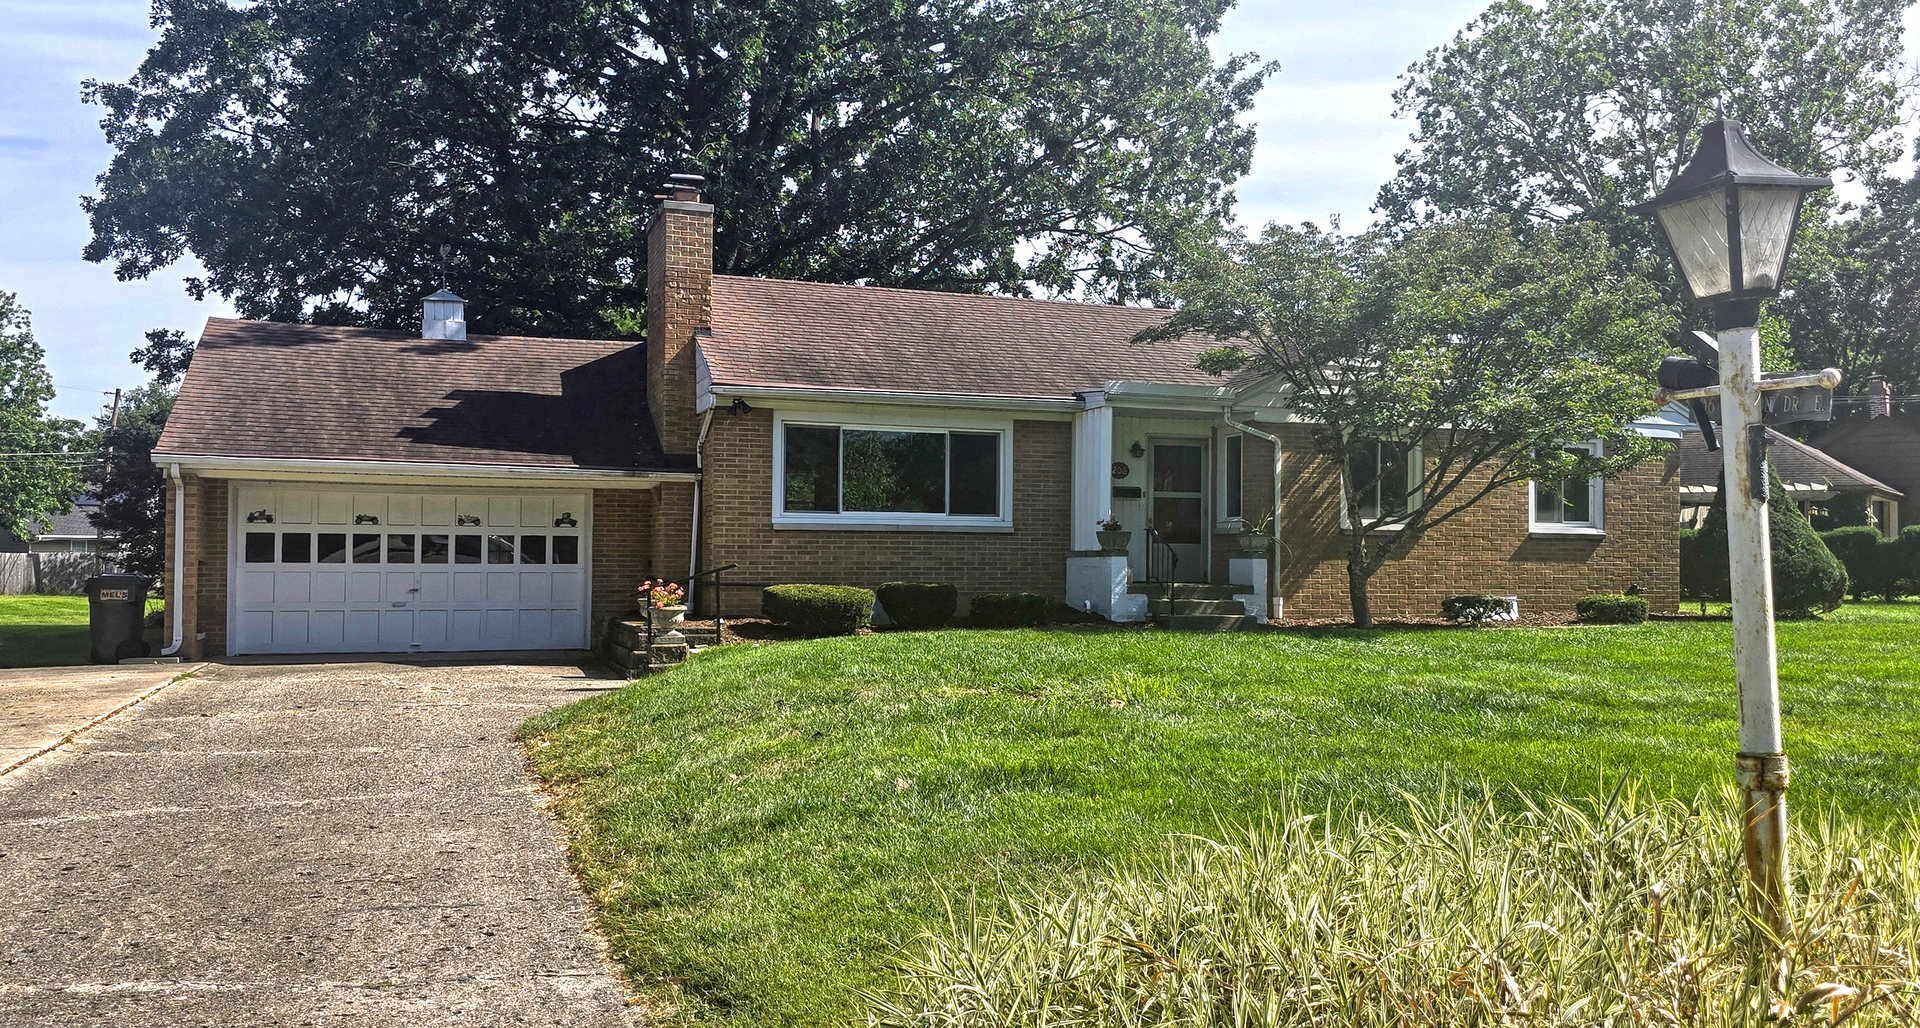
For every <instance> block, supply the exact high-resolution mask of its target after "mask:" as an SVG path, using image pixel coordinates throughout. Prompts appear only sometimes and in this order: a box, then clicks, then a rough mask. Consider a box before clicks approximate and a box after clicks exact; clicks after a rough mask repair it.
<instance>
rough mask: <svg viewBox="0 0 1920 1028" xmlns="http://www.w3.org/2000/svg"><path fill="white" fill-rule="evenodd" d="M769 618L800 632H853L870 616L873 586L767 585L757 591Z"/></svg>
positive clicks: (830, 633)
mask: <svg viewBox="0 0 1920 1028" xmlns="http://www.w3.org/2000/svg"><path fill="white" fill-rule="evenodd" d="M760 611H761V613H763V614H765V615H766V616H767V618H768V620H771V621H773V622H774V623H776V624H779V625H784V626H785V627H787V628H791V629H793V630H794V631H796V632H799V633H801V634H803V635H812V636H824V635H852V634H853V633H855V632H857V631H859V630H860V629H862V628H865V627H866V626H867V623H868V622H870V621H871V620H873V590H871V589H861V588H857V587H855V586H850V585H770V586H768V587H767V588H765V589H763V590H761V592H760Z"/></svg>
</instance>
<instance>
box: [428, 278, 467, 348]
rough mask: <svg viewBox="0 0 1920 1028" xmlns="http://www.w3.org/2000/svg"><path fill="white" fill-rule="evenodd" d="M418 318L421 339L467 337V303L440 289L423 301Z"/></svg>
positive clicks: (450, 291)
mask: <svg viewBox="0 0 1920 1028" xmlns="http://www.w3.org/2000/svg"><path fill="white" fill-rule="evenodd" d="M423 303H424V305H425V310H424V311H422V313H421V317H420V338H422V339H465V338H466V337H467V301H465V300H462V299H461V298H459V297H458V296H455V295H453V291H452V290H450V289H442V290H440V291H439V292H437V293H435V294H433V295H432V296H429V297H427V298H426V300H425V301H423Z"/></svg>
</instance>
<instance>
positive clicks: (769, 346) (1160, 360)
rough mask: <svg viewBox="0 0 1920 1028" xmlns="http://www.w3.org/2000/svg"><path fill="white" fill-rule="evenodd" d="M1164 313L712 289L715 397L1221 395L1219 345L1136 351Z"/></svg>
mask: <svg viewBox="0 0 1920 1028" xmlns="http://www.w3.org/2000/svg"><path fill="white" fill-rule="evenodd" d="M1167 315H1168V312H1166V311H1163V310H1147V309H1142V308H1138V307H1116V306H1112V305H1102V304H1090V303H1066V302H1060V301H1052V300H1026V299H1018V298H1013V297H1000V296H978V295H973V294H963V293H941V292H933V291H930V290H917V289H892V288H883V287H878V286H840V285H826V284H822V283H818V282H792V281H785V280H779V279H762V278H738V277H734V276H731V275H716V276H714V279H713V335H712V337H711V338H708V339H705V340H702V342H701V352H702V353H703V354H705V356H706V359H707V369H708V372H709V373H710V374H711V375H712V377H713V381H714V382H715V384H716V385H758V386H787V387H795V386H797V387H806V388H817V389H878V390H887V391H892V392H907V393H954V394H963V395H971V396H1021V397H1049V398H1059V399H1069V398H1071V397H1072V396H1073V394H1074V393H1075V392H1076V391H1080V390H1088V389H1099V388H1101V387H1102V386H1104V385H1105V384H1106V383H1108V382H1111V381H1130V382H1163V383H1170V384H1175V385H1197V386H1209V387H1219V386H1222V385H1228V384H1232V381H1231V380H1227V379H1221V378H1216V377H1214V376H1212V375H1208V374H1206V373H1205V372H1202V371H1201V370H1199V369H1198V368H1197V367H1195V358H1196V356H1197V355H1198V354H1199V353H1200V351H1201V350H1204V349H1206V348H1207V347H1209V346H1214V345H1217V344H1216V343H1215V342H1214V341H1213V340H1210V339H1206V338H1204V337H1200V336H1189V337H1187V338H1184V339H1179V340H1176V341H1173V342H1167V343H1156V344H1152V345H1144V346H1143V345H1138V344H1134V343H1130V342H1128V340H1129V339H1130V338H1132V337H1133V335H1134V334H1135V333H1137V332H1139V331H1141V330H1142V329H1146V328H1151V327H1153V326H1155V325H1158V324H1160V323H1161V322H1162V321H1164V320H1165V319H1166V318H1167Z"/></svg>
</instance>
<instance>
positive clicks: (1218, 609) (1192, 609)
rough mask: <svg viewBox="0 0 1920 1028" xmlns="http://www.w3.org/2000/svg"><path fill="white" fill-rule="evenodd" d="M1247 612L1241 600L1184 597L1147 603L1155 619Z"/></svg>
mask: <svg viewBox="0 0 1920 1028" xmlns="http://www.w3.org/2000/svg"><path fill="white" fill-rule="evenodd" d="M1246 612H1247V605H1246V604H1245V603H1242V602H1241V601H1239V600H1189V599H1186V598H1184V597H1182V598H1180V599H1173V600H1163V599H1160V598H1159V597H1155V598H1153V599H1151V600H1148V601H1147V613H1149V614H1152V615H1153V616H1154V617H1162V616H1166V615H1179V614H1232V615H1241V614H1245V613H1246Z"/></svg>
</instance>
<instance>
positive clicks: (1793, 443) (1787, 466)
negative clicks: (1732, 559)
mask: <svg viewBox="0 0 1920 1028" xmlns="http://www.w3.org/2000/svg"><path fill="white" fill-rule="evenodd" d="M1767 438H1768V440H1769V442H1768V446H1767V460H1768V461H1769V462H1770V463H1771V464H1772V465H1773V470H1774V471H1775V472H1777V473H1778V474H1779V476H1780V484H1781V485H1782V486H1785V487H1786V490H1787V498H1788V499H1791V500H1793V501H1794V502H1795V503H1797V504H1799V506H1800V509H1801V510H1802V511H1807V512H1809V513H1811V512H1812V510H1813V509H1814V508H1816V507H1819V506H1822V505H1824V504H1826V503H1827V502H1828V501H1829V500H1832V499H1834V498H1835V497H1839V496H1859V497H1863V498H1865V500H1866V503H1867V513H1868V516H1869V517H1871V518H1872V519H1873V524H1874V525H1875V526H1877V527H1878V528H1879V529H1880V530H1881V531H1882V532H1883V533H1885V534H1887V535H1889V536H1891V535H1893V534H1895V533H1896V532H1897V531H1898V530H1897V529H1896V528H1895V527H1894V526H1895V525H1896V524H1897V523H1898V521H1899V516H1900V501H1901V500H1903V499H1905V498H1906V494H1905V493H1903V492H1901V491H1900V490H1898V489H1895V488H1894V487H1892V486H1891V485H1888V484H1887V483H1885V482H1882V481H1880V480H1879V479H1876V478H1873V477H1872V476H1870V475H1867V474H1864V473H1862V472H1861V471H1859V470H1858V469H1856V468H1852V467H1849V466H1847V465H1845V464H1842V463H1841V462H1840V461H1838V460H1836V459H1834V458H1833V456H1832V455H1830V454H1826V453H1822V452H1821V451H1819V450H1816V449H1814V448H1813V447H1811V446H1808V445H1807V444H1806V443H1803V442H1800V441H1799V440H1797V439H1793V438H1790V437H1788V436H1784V435H1781V434H1780V433H1779V432H1776V431H1774V430H1773V429H1771V428H1769V429H1767ZM1679 456H1680V523H1681V524H1682V525H1685V526H1686V527H1689V528H1698V527H1700V523H1701V522H1702V521H1704V520H1706V516H1707V509H1708V508H1709V507H1711V506H1712V505H1713V500H1714V497H1715V496H1717V495H1719V492H1720V470H1721V463H1722V460H1723V456H1722V454H1721V453H1720V451H1717V450H1716V451H1709V450H1708V449H1707V444H1706V441H1705V440H1704V439H1702V438H1701V436H1700V433H1699V432H1697V431H1688V432H1687V434H1686V436H1685V438H1683V439H1681V441H1680V447H1679Z"/></svg>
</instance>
